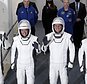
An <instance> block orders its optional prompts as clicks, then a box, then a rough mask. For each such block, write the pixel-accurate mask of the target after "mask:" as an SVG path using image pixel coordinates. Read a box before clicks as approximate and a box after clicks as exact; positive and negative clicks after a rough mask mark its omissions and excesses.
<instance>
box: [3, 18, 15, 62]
mask: <svg viewBox="0 0 87 84" xmlns="http://www.w3.org/2000/svg"><path fill="white" fill-rule="evenodd" d="M16 23H17V20H16V21H15V23H14V24H13V25H12V27H11V29H10V30H9V31H8V32H7V34H6V36H8V35H9V34H10V32H11V31H12V29H13V28H14V26H15V25H16ZM11 46H12V45H11ZM10 49H11V47H10V48H8V49H7V51H6V53H5V54H4V57H3V59H2V62H3V61H4V60H5V58H6V56H7V55H8V53H9V51H10Z"/></svg>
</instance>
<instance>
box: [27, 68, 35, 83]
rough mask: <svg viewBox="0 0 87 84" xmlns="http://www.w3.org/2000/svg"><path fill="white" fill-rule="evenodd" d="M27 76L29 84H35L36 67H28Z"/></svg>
mask: <svg viewBox="0 0 87 84" xmlns="http://www.w3.org/2000/svg"><path fill="white" fill-rule="evenodd" d="M26 76H27V84H34V67H32V66H30V67H29V66H27V68H26Z"/></svg>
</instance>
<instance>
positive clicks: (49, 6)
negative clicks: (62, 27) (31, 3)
mask: <svg viewBox="0 0 87 84" xmlns="http://www.w3.org/2000/svg"><path fill="white" fill-rule="evenodd" d="M56 16H57V7H56V6H55V5H54V3H53V0H46V4H45V6H44V7H43V10H42V24H43V27H44V29H45V35H46V34H48V33H50V32H51V31H52V21H53V19H54V18H55V17H56Z"/></svg>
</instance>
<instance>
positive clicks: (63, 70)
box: [41, 17, 75, 84]
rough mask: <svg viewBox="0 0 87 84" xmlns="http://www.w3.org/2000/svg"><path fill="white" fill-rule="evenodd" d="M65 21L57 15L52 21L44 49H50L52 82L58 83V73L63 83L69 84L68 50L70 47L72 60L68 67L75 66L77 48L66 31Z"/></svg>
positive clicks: (44, 40)
mask: <svg viewBox="0 0 87 84" xmlns="http://www.w3.org/2000/svg"><path fill="white" fill-rule="evenodd" d="M64 29H65V23H64V20H63V19H62V18H61V17H56V18H54V20H53V23H52V31H53V32H51V33H49V34H47V35H46V36H45V37H44V38H43V45H42V48H41V49H42V51H43V52H44V53H45V52H46V50H47V47H48V46H49V50H50V69H49V79H50V84H57V79H58V75H59V76H60V79H61V84H68V76H67V67H66V65H67V50H68V49H69V52H70V53H69V56H70V61H69V63H68V67H70V68H73V62H74V56H75V48H74V44H73V40H72V36H71V35H70V34H68V33H66V32H64Z"/></svg>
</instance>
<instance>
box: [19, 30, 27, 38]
mask: <svg viewBox="0 0 87 84" xmlns="http://www.w3.org/2000/svg"><path fill="white" fill-rule="evenodd" d="M20 34H21V36H22V37H24V38H26V37H27V36H28V34H29V29H20Z"/></svg>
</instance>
